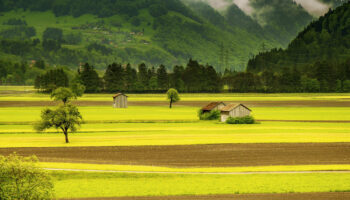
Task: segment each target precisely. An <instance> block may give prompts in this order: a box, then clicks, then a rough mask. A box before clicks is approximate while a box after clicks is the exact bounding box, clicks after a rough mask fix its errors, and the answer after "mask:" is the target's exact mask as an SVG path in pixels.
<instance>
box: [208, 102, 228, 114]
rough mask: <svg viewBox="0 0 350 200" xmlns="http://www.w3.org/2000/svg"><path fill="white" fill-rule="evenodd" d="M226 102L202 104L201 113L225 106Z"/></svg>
mask: <svg viewBox="0 0 350 200" xmlns="http://www.w3.org/2000/svg"><path fill="white" fill-rule="evenodd" d="M225 106H226V104H225V103H224V102H211V103H210V104H208V105H206V106H204V107H203V108H202V111H203V113H206V112H210V111H212V110H221V108H223V107H225Z"/></svg>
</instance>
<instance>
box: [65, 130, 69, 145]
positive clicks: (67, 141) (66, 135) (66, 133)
mask: <svg viewBox="0 0 350 200" xmlns="http://www.w3.org/2000/svg"><path fill="white" fill-rule="evenodd" d="M64 136H65V138H66V143H67V144H68V143H69V139H68V132H67V131H66V132H64Z"/></svg>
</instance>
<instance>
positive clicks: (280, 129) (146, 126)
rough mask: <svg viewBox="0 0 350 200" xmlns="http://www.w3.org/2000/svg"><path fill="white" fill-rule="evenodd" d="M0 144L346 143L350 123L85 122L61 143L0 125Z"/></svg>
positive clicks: (28, 129) (54, 136)
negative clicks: (66, 140) (66, 142)
mask: <svg viewBox="0 0 350 200" xmlns="http://www.w3.org/2000/svg"><path fill="white" fill-rule="evenodd" d="M0 132H1V133H2V134H0V138H1V140H0V146H1V147H66V146H115V145H117V146H130V145H132V146H133V145H184V144H217V143H294V142H350V134H349V133H350V124H337V123H282V122H263V123H261V124H254V125H236V126H235V125H228V124H223V123H219V122H197V123H106V124H85V125H83V127H82V129H81V130H80V131H79V132H78V133H74V134H70V138H71V143H70V144H65V143H64V141H63V135H62V133H60V132H57V131H55V130H54V129H53V130H51V131H50V132H49V133H40V134H37V133H35V131H34V130H33V128H32V126H30V125H0Z"/></svg>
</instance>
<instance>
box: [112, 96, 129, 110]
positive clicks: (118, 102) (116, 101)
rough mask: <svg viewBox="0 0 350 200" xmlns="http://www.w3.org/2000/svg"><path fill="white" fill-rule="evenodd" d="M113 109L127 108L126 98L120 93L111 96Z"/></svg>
mask: <svg viewBox="0 0 350 200" xmlns="http://www.w3.org/2000/svg"><path fill="white" fill-rule="evenodd" d="M113 107H114V108H127V107H128V96H126V95H125V94H122V93H118V94H116V95H114V96H113Z"/></svg>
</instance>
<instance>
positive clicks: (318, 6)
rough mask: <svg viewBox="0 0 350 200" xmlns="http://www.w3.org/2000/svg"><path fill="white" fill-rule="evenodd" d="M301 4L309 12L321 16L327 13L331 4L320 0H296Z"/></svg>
mask: <svg viewBox="0 0 350 200" xmlns="http://www.w3.org/2000/svg"><path fill="white" fill-rule="evenodd" d="M294 1H295V2H297V3H298V4H300V5H301V6H302V7H303V8H304V9H305V10H306V11H307V12H308V13H310V14H311V15H314V16H321V15H323V14H325V13H326V12H327V11H328V9H329V8H330V5H327V4H324V3H321V2H319V1H318V0H294Z"/></svg>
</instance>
